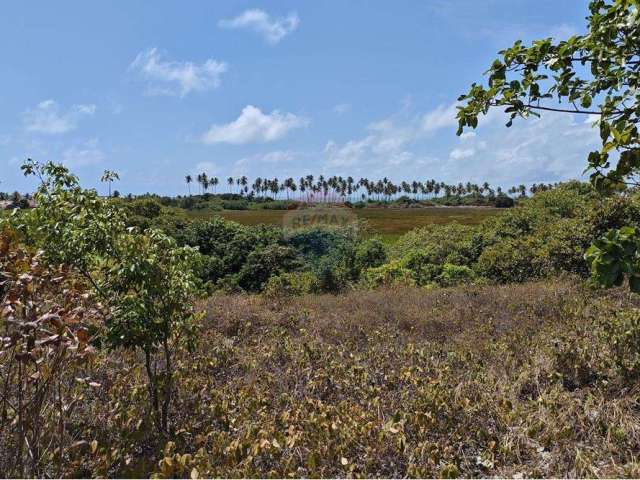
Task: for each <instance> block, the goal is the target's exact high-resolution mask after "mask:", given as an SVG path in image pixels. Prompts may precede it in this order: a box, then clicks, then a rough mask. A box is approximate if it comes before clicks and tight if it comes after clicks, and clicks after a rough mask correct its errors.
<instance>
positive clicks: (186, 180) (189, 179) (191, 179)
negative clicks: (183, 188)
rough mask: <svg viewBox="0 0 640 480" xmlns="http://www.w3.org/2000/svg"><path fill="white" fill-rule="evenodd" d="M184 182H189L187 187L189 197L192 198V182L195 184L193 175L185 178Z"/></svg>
mask: <svg viewBox="0 0 640 480" xmlns="http://www.w3.org/2000/svg"><path fill="white" fill-rule="evenodd" d="M184 181H185V182H187V187H188V188H189V196H191V182H193V177H192V176H191V175H187V176H186V177H184Z"/></svg>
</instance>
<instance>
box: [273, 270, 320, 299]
mask: <svg viewBox="0 0 640 480" xmlns="http://www.w3.org/2000/svg"><path fill="white" fill-rule="evenodd" d="M317 290H319V285H318V279H317V278H316V276H315V275H314V274H313V273H311V272H296V273H281V274H280V275H276V276H273V277H270V278H269V280H268V281H267V284H266V286H265V288H264V292H263V294H264V296H265V297H267V298H281V297H293V296H299V295H304V294H307V293H313V292H315V291H317Z"/></svg>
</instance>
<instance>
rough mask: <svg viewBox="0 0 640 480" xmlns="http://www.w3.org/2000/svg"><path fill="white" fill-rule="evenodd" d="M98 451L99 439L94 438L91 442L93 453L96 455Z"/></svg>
mask: <svg viewBox="0 0 640 480" xmlns="http://www.w3.org/2000/svg"><path fill="white" fill-rule="evenodd" d="M97 451H98V441H97V440H93V441H92V442H91V453H92V454H93V455H95V454H96V452H97Z"/></svg>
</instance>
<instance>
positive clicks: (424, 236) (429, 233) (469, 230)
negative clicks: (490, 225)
mask: <svg viewBox="0 0 640 480" xmlns="http://www.w3.org/2000/svg"><path fill="white" fill-rule="evenodd" d="M475 231H476V230H475V228H474V227H471V226H467V225H460V224H457V223H451V224H448V225H429V226H427V227H423V228H419V229H416V230H413V231H411V232H409V233H407V234H405V235H403V236H402V237H400V239H398V241H397V242H396V243H395V245H393V246H392V247H391V249H390V258H395V259H400V258H402V257H404V256H405V255H406V254H407V253H409V252H412V251H416V250H420V251H422V252H424V253H425V254H426V255H427V256H428V263H433V264H444V263H445V262H447V261H450V263H459V264H467V263H471V262H472V261H473V260H474V259H475V258H474V257H475V255H476V253H475V249H474V248H473V243H472V240H473V237H474V233H475Z"/></svg>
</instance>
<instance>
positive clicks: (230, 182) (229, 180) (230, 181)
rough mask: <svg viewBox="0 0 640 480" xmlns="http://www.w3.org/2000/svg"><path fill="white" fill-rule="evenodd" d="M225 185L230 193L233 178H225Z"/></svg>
mask: <svg viewBox="0 0 640 480" xmlns="http://www.w3.org/2000/svg"><path fill="white" fill-rule="evenodd" d="M227 184H228V185H229V193H231V187H232V186H233V177H229V178H227Z"/></svg>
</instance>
